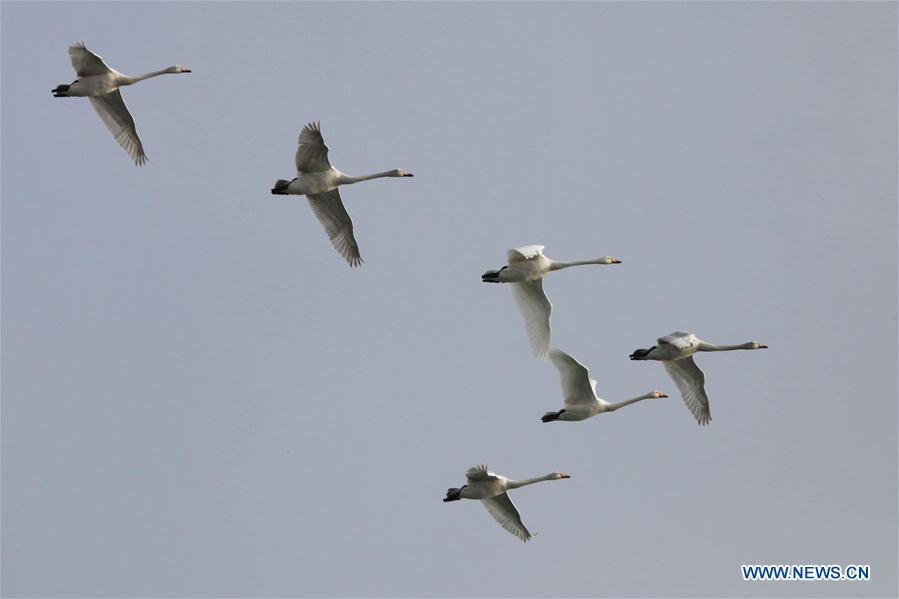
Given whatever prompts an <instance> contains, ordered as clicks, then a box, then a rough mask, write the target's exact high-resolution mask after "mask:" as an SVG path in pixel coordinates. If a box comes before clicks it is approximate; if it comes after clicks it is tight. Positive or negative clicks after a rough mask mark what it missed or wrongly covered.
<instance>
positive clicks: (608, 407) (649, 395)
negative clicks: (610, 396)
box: [603, 393, 655, 412]
mask: <svg viewBox="0 0 899 599" xmlns="http://www.w3.org/2000/svg"><path fill="white" fill-rule="evenodd" d="M654 397H655V393H647V394H646V395H641V396H640V397H635V398H633V399H625V400H624V401H619V402H618V403H610V404H607V405H606V406H605V409H604V410H603V412H614V411H615V410H617V409H618V408H623V407H624V406H629V405H631V404H632V403H637V402H638V401H643V400H644V399H652V398H654Z"/></svg>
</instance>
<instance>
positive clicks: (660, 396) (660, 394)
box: [656, 393, 668, 398]
mask: <svg viewBox="0 0 899 599" xmlns="http://www.w3.org/2000/svg"><path fill="white" fill-rule="evenodd" d="M656 397H659V398H662V397H668V396H667V395H665V394H664V393H659V394H658V395H657V396H656Z"/></svg>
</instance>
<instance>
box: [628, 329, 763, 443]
mask: <svg viewBox="0 0 899 599" xmlns="http://www.w3.org/2000/svg"><path fill="white" fill-rule="evenodd" d="M656 343H657V345H654V346H652V347H650V348H649V349H636V350H634V352H633V353H632V354H631V356H630V358H631V360H658V361H660V362H662V363H663V365H664V366H665V370H666V371H667V372H668V375H669V376H670V377H671V380H673V381H674V384H675V385H677V389H678V391H680V394H681V397H683V399H684V403H685V404H686V405H687V409H689V410H690V413H691V414H693V417H694V418H696V422H698V423H699V424H700V425H701V426H705V425H706V424H708V423H709V422H711V420H712V413H711V410H710V409H709V397H708V395H706V392H705V375H704V374H703V372H702V370H700V369H699V366H697V365H696V362H695V361H694V360H693V357H692V356H693V354H695V353H696V352H700V351H732V350H737V349H766V348H767V347H768V346H767V345H764V344H762V343H759V342H758V341H749V342H747V343H741V344H739V345H714V344H712V343H706V342H705V341H703V340H702V339H700V338H699V337H697V336H696V335H694V334H693V333H686V332H684V331H674V332H673V333H671V334H670V335H665V336H664V337H659V338H658V340H657V341H656Z"/></svg>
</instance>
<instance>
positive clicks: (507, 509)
mask: <svg viewBox="0 0 899 599" xmlns="http://www.w3.org/2000/svg"><path fill="white" fill-rule="evenodd" d="M465 477H466V478H467V479H468V484H465V485H462V488H460V489H447V491H446V499H444V500H443V501H444V502H446V501H458V500H460V499H480V500H481V503H483V504H484V507H485V508H487V511H488V512H490V515H491V516H493V519H494V520H496V521H497V522H499V525H500V526H502V527H503V528H505V529H506V530H508V531H509V532H511V533H512V534H513V535H515V536H516V537H518V538H519V539H521V540H522V541H527V540H528V539H530V538H531V533H530V532H528V529H527V528H525V526H524V524H522V522H521V514H519V513H518V510H517V509H515V504H513V503H512V500H511V499H509V494H508V493H506V491H508V490H509V489H517V488H519V487H524V486H525V485H532V484H534V483H539V482H541V481H544V480H559V479H560V478H571V477H570V476H568V475H567V474H565V473H564V472H553V473H551V474H547V475H546V476H540V477H538V478H528V479H526V480H511V479H508V478H506V477H505V476H503V475H501V474H496V473H495V472H491V471H489V470H487V466H486V464H485V465H481V466H475V467H473V468H469V469H468V472H466V473H465Z"/></svg>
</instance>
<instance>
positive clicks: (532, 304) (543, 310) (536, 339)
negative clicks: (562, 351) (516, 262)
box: [511, 278, 553, 360]
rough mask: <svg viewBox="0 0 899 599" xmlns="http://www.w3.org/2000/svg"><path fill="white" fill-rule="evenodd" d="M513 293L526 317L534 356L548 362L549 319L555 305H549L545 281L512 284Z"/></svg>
mask: <svg viewBox="0 0 899 599" xmlns="http://www.w3.org/2000/svg"><path fill="white" fill-rule="evenodd" d="M511 285H512V292H513V296H514V297H515V303H517V304H518V309H519V310H521V315H522V316H524V324H525V328H526V329H527V332H528V341H530V344H531V349H532V350H534V356H535V357H536V358H537V359H538V360H546V357H547V353H548V352H549V317H550V315H551V314H552V310H553V305H552V304H551V303H549V300H548V299H547V297H546V294H545V293H544V292H543V279H542V278H541V279H536V280H534V281H528V282H526V283H512V284H511Z"/></svg>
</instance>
